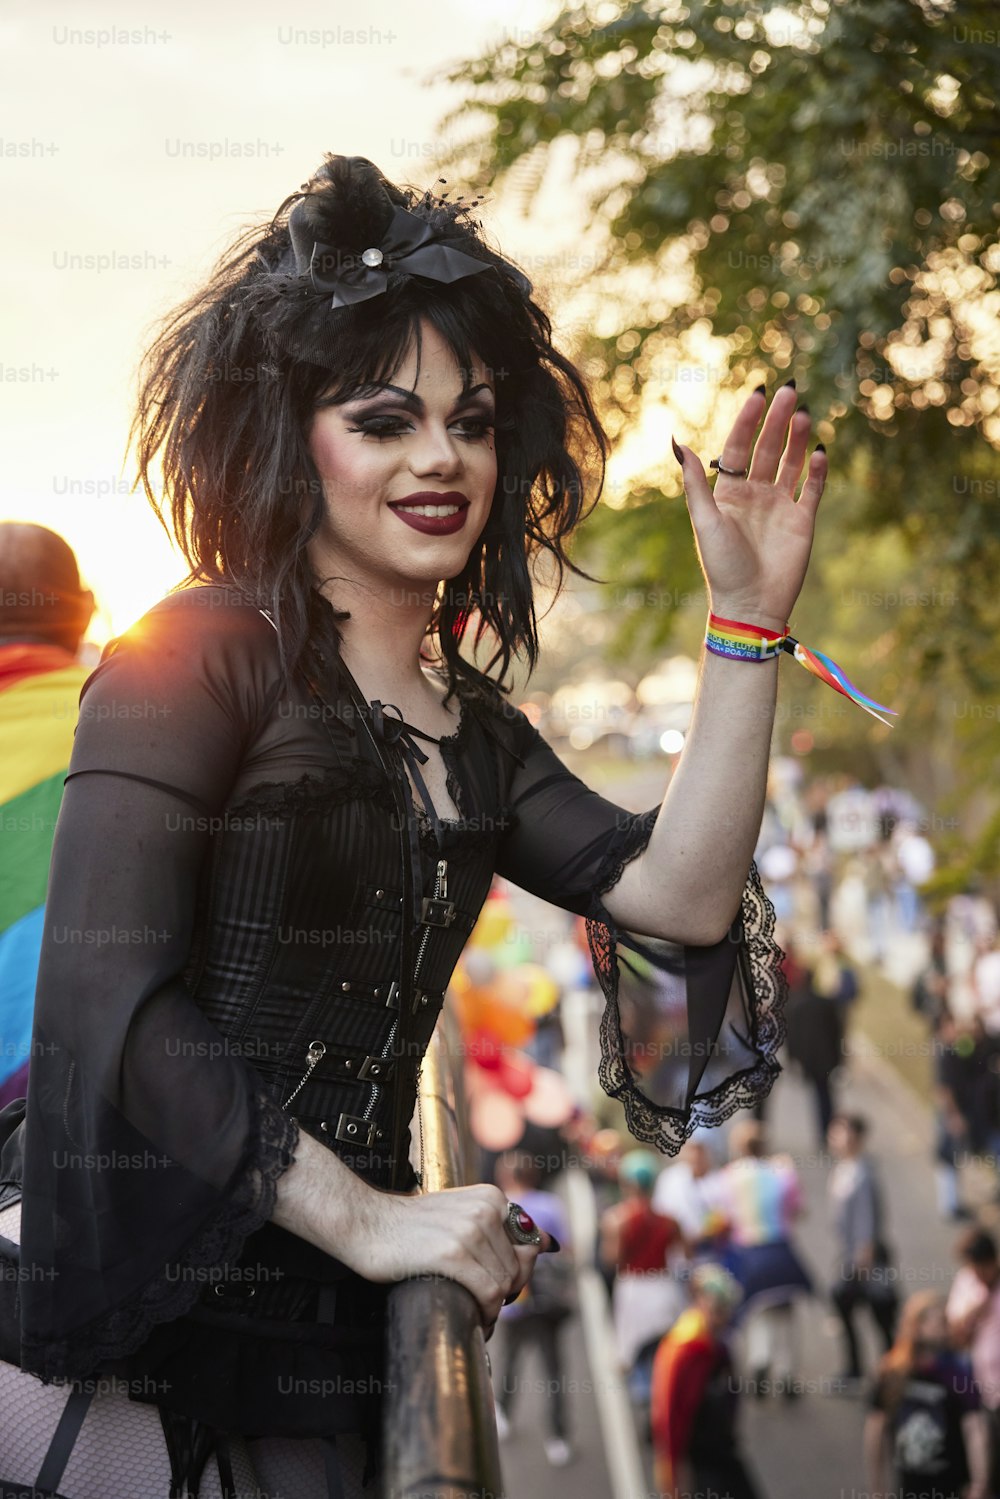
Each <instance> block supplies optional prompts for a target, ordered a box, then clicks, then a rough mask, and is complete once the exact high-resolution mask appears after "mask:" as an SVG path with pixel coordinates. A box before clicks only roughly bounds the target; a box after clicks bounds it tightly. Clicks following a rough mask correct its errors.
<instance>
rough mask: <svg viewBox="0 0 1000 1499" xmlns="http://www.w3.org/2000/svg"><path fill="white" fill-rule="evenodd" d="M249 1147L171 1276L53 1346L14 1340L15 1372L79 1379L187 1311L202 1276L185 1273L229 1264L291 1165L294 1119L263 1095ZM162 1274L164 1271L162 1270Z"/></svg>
mask: <svg viewBox="0 0 1000 1499" xmlns="http://www.w3.org/2000/svg"><path fill="white" fill-rule="evenodd" d="M250 1139H251V1144H250V1147H249V1150H248V1154H247V1158H246V1160H245V1161H244V1163H243V1165H242V1167H241V1169H240V1171H239V1174H238V1178H237V1180H236V1183H235V1185H234V1186H233V1188H232V1190H231V1191H230V1194H229V1197H228V1198H227V1200H226V1202H225V1203H224V1205H223V1206H222V1207H221V1208H220V1210H219V1212H218V1213H217V1214H216V1215H215V1217H214V1218H213V1219H212V1220H211V1222H210V1223H208V1224H207V1225H206V1226H205V1227H204V1228H203V1229H202V1231H201V1232H200V1233H199V1235H198V1236H197V1238H195V1239H194V1240H192V1242H191V1243H190V1244H189V1245H188V1246H187V1249H186V1250H185V1251H184V1254H183V1255H182V1256H181V1258H180V1259H178V1260H176V1261H172V1262H171V1265H170V1268H171V1269H174V1267H175V1266H176V1267H177V1268H178V1269H179V1271H180V1273H179V1274H178V1275H177V1277H176V1279H171V1280H167V1279H166V1274H165V1273H164V1276H163V1278H162V1279H158V1280H155V1281H151V1282H149V1283H148V1284H147V1285H145V1286H144V1287H143V1288H142V1290H141V1291H139V1292H138V1293H137V1294H136V1295H135V1296H133V1297H131V1298H130V1299H129V1300H128V1301H127V1302H126V1303H124V1304H123V1305H122V1306H119V1307H116V1308H115V1309H114V1311H112V1312H109V1313H107V1314H106V1315H105V1316H103V1317H99V1318H96V1319H95V1320H94V1321H93V1322H90V1323H88V1324H87V1326H86V1327H83V1328H78V1329H77V1330H76V1331H75V1332H74V1333H73V1334H72V1336H70V1337H68V1338H66V1339H64V1340H63V1341H61V1342H52V1341H46V1342H39V1341H33V1340H31V1339H25V1340H24V1341H23V1342H22V1348H21V1358H22V1367H23V1368H24V1369H25V1370H26V1371H28V1372H30V1373H32V1374H37V1375H39V1376H40V1378H41V1379H42V1380H43V1382H45V1383H46V1384H48V1383H51V1382H53V1381H55V1382H58V1383H64V1382H66V1381H68V1380H73V1379H81V1378H84V1377H85V1376H86V1375H87V1374H89V1373H91V1372H92V1370H93V1369H94V1368H95V1367H96V1366H97V1365H98V1364H102V1363H105V1362H107V1361H110V1360H116V1359H120V1358H124V1357H125V1356H126V1355H127V1354H130V1353H134V1352H135V1351H136V1349H137V1348H139V1347H140V1346H141V1345H142V1344H143V1343H144V1342H145V1341H146V1339H147V1338H148V1337H149V1335H150V1333H151V1332H152V1331H153V1328H154V1327H155V1326H156V1325H157V1324H158V1323H161V1322H172V1321H174V1320H175V1319H176V1318H177V1317H181V1316H183V1315H184V1313H185V1312H187V1311H189V1310H190V1308H191V1307H192V1306H193V1305H194V1303H195V1302H196V1301H197V1300H198V1297H199V1296H200V1295H201V1293H202V1290H203V1288H204V1276H203V1275H199V1274H197V1273H194V1274H188V1273H185V1272H186V1271H195V1272H197V1271H199V1270H204V1269H212V1268H215V1267H216V1266H218V1265H222V1264H227V1263H230V1262H233V1261H235V1260H236V1259H237V1258H238V1257H239V1254H240V1251H241V1249H242V1248H243V1244H244V1241H245V1240H246V1239H247V1238H248V1237H249V1236H250V1234H252V1233H254V1232H255V1231H256V1230H257V1229H258V1228H260V1227H262V1225H263V1224H265V1223H266V1222H267V1221H268V1219H269V1218H270V1217H271V1215H272V1214H273V1212H274V1205H275V1201H276V1198H277V1191H278V1179H279V1178H280V1177H281V1176H282V1175H283V1173H284V1172H285V1171H287V1170H288V1168H289V1166H290V1165H291V1164H292V1160H293V1157H294V1154H295V1147H296V1145H297V1144H298V1140H299V1129H298V1125H297V1123H296V1121H295V1120H294V1119H292V1118H291V1117H290V1116H289V1115H288V1114H285V1113H283V1112H282V1111H281V1109H279V1108H278V1106H277V1105H276V1104H275V1103H274V1102H273V1101H272V1100H271V1099H270V1098H269V1097H268V1096H267V1094H265V1093H258V1094H256V1095H255V1102H254V1109H253V1116H252V1119H251V1134H250ZM165 1269H166V1267H165Z"/></svg>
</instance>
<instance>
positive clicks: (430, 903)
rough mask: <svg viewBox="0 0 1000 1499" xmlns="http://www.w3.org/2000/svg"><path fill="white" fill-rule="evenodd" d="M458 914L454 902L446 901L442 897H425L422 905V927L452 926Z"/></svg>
mask: <svg viewBox="0 0 1000 1499" xmlns="http://www.w3.org/2000/svg"><path fill="white" fill-rule="evenodd" d="M457 915H458V912H457V911H456V910H455V902H454V901H453V900H445V899H443V898H442V897H441V896H440V895H425V896H424V898H423V900H422V902H421V905H420V921H421V925H422V926H444V927H448V926H451V924H452V922H453V921H454V920H455V917H456V916H457Z"/></svg>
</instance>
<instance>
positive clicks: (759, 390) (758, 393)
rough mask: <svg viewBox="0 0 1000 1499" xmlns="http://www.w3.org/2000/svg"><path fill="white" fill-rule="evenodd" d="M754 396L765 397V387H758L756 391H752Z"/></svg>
mask: <svg viewBox="0 0 1000 1499" xmlns="http://www.w3.org/2000/svg"><path fill="white" fill-rule="evenodd" d="M754 395H755V396H766V395H767V386H766V385H758V386H757V389H756V390H755V391H754Z"/></svg>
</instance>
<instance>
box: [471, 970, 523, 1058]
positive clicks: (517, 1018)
mask: <svg viewBox="0 0 1000 1499" xmlns="http://www.w3.org/2000/svg"><path fill="white" fill-rule="evenodd" d="M499 989H500V983H499V981H498V982H497V983H496V984H491V985H490V987H489V989H484V990H482V991H481V993H482V999H481V1001H480V1004H479V1010H478V1023H479V1025H480V1027H481V1028H482V1029H483V1030H484V1031H489V1033H490V1035H491V1036H494V1037H495V1038H496V1040H497V1041H503V1042H504V1043H505V1044H506V1045H507V1046H523V1044H524V1042H525V1041H528V1040H530V1038H531V1037H532V1036H533V1035H534V1034H535V1022H534V1021H533V1020H532V1018H531V1016H530V1015H528V1014H526V1013H525V1011H524V1009H523V1007H522V1006H521V1005H519V1004H517V1003H516V1002H514V1003H512V1002H511V1001H510V999H508V998H507V996H506V995H504V994H502V993H500V992H498V991H499Z"/></svg>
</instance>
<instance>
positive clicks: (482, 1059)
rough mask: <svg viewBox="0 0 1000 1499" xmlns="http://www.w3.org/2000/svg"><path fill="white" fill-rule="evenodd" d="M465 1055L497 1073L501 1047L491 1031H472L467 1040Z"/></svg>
mask: <svg viewBox="0 0 1000 1499" xmlns="http://www.w3.org/2000/svg"><path fill="white" fill-rule="evenodd" d="M465 1054H466V1056H467V1057H469V1058H470V1059H471V1060H472V1061H473V1062H478V1063H479V1065H480V1067H485V1068H486V1069H487V1071H489V1072H495V1071H496V1070H497V1068H498V1067H499V1066H500V1047H499V1046H498V1045H497V1043H496V1041H495V1039H494V1038H493V1036H491V1035H490V1033H489V1031H484V1030H475V1031H471V1032H470V1033H469V1035H468V1036H467V1037H466V1039H465Z"/></svg>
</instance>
